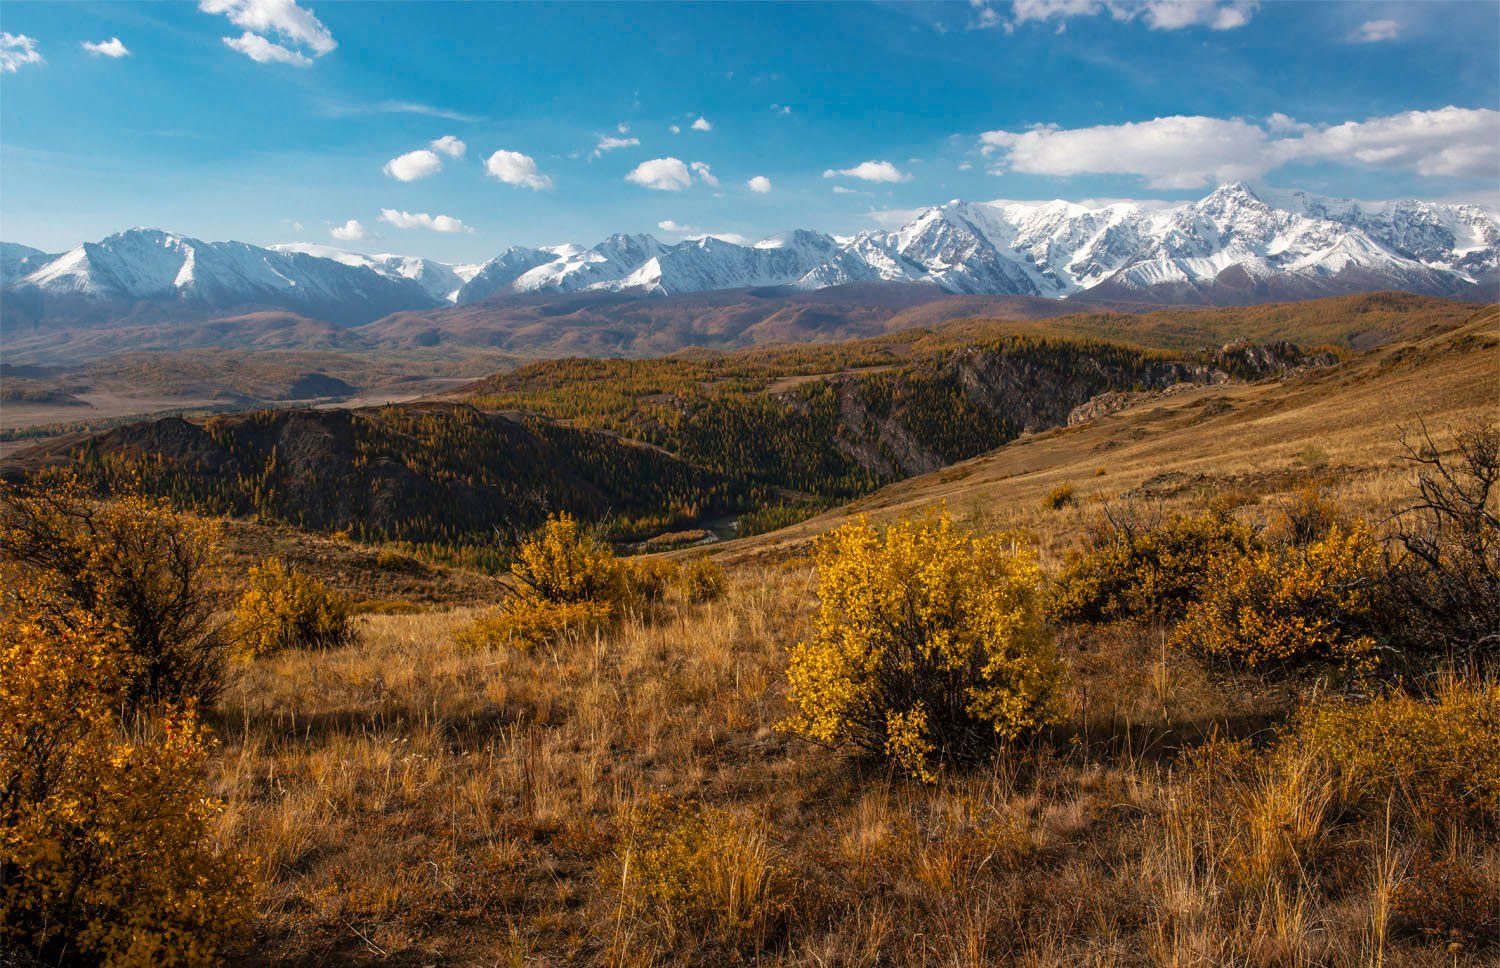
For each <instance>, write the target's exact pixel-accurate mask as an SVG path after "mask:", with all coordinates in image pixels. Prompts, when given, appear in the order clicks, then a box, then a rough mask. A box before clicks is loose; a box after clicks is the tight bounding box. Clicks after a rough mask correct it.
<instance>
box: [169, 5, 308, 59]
mask: <svg viewBox="0 0 1500 968" xmlns="http://www.w3.org/2000/svg"><path fill="white" fill-rule="evenodd" d="M198 9H199V10H202V11H203V12H204V13H211V14H222V15H223V16H225V17H227V18H228V19H229V22H230V23H232V24H234V25H235V26H236V27H240V28H242V29H243V30H244V31H245V32H244V33H243V34H241V35H240V36H239V37H225V38H224V44H225V45H226V46H228V47H230V48H231V49H233V50H237V51H239V52H240V53H241V54H244V55H245V56H246V57H248V58H250V59H251V60H253V61H255V62H256V63H259V64H269V63H282V64H295V65H297V66H299V67H306V66H307V65H308V64H311V63H312V59H311V58H309V57H308V56H307V54H306V53H304V50H306V51H311V52H312V56H313V57H322V56H323V55H324V54H326V53H328V52H329V51H331V50H333V49H334V48H335V47H337V46H338V42H337V41H335V40H334V39H333V34H332V33H330V32H329V30H328V28H327V27H325V26H323V22H322V21H320V20H319V19H318V18H317V17H315V16H313V13H312V11H311V10H305V9H303V8H302V7H299V6H297V2H296V0H198ZM267 34H272V35H275V37H276V39H277V40H278V41H280V43H276V42H274V41H272V40H270V39H269V38H268V37H267V36H266V35H267Z"/></svg>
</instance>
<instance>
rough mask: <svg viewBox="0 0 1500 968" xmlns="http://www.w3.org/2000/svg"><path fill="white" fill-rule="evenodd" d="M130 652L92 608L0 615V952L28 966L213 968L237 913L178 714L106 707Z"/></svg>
mask: <svg viewBox="0 0 1500 968" xmlns="http://www.w3.org/2000/svg"><path fill="white" fill-rule="evenodd" d="M134 659H135V657H134V656H133V655H132V654H131V652H130V651H129V650H128V648H126V647H125V645H124V644H123V643H122V641H121V638H120V636H119V635H118V633H116V632H115V631H114V630H113V629H110V628H108V627H107V626H105V625H104V624H103V623H101V622H99V621H98V620H97V619H96V618H94V617H91V616H89V615H87V614H77V615H75V616H73V617H72V620H71V621H70V622H68V623H67V624H66V625H63V626H61V627H58V626H56V625H55V624H54V623H51V622H45V623H44V622H39V621H35V620H34V619H32V618H27V617H21V616H17V615H15V614H13V613H12V614H8V615H7V616H6V617H5V618H4V620H3V622H0V949H11V950H20V951H24V952H27V953H29V954H31V955H32V956H35V957H37V958H38V959H39V960H40V961H41V962H42V963H52V964H56V963H60V961H66V962H67V963H69V964H78V963H84V964H88V963H96V964H104V965H114V966H143V968H144V966H155V965H206V964H213V963H215V962H216V961H217V960H218V958H219V955H220V953H221V951H222V949H223V947H224V946H225V945H226V944H227V943H229V942H232V941H233V939H234V938H235V936H236V934H237V932H238V931H239V929H240V928H241V927H242V926H243V925H244V923H245V922H246V920H247V918H248V917H249V914H250V910H249V907H250V905H249V887H248V883H249V882H248V875H247V868H246V866H245V864H244V862H243V860H242V859H241V858H240V857H238V856H237V855H233V854H227V853H219V852H217V851H216V850H215V849H214V847H213V845H212V840H211V835H210V831H211V824H212V822H213V818H214V816H215V814H216V813H217V812H218V810H219V804H218V803H217V801H215V800H213V799H211V798H210V796H209V794H208V789H207V786H206V784H205V782H204V776H203V773H204V767H205V764H206V761H207V759H208V756H209V750H210V746H211V744H210V741H209V739H208V738H207V737H206V736H205V734H204V732H203V730H202V728H201V727H200V726H199V725H198V723H197V721H196V718H195V717H194V716H193V715H192V713H191V711H185V712H184V711H177V712H172V711H168V712H167V713H165V714H163V715H162V716H161V717H160V718H159V719H156V720H147V719H145V718H144V717H142V718H138V719H137V720H136V721H135V722H134V723H133V724H132V725H131V727H130V728H129V729H128V730H127V729H126V728H125V727H123V726H122V724H121V723H120V721H119V718H118V713H117V712H116V710H117V709H118V707H119V704H120V702H121V699H122V697H123V695H124V692H125V690H126V688H127V686H128V683H129V678H130V676H129V673H128V672H126V673H122V671H121V666H122V663H123V665H124V668H125V669H127V670H128V668H129V665H130V663H131V662H133V661H134Z"/></svg>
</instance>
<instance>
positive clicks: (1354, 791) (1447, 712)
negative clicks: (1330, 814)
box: [1297, 680, 1500, 824]
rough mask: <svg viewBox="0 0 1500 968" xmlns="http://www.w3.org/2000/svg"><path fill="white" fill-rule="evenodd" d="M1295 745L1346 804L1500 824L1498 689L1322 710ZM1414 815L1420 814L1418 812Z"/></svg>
mask: <svg viewBox="0 0 1500 968" xmlns="http://www.w3.org/2000/svg"><path fill="white" fill-rule="evenodd" d="M1297 742H1298V743H1299V744H1301V745H1302V746H1303V747H1305V748H1306V749H1308V750H1309V751H1311V752H1312V753H1313V754H1314V755H1316V756H1318V757H1319V758H1320V759H1322V760H1324V761H1326V762H1327V763H1328V764H1329V765H1330V766H1331V767H1332V769H1333V771H1334V773H1335V776H1336V777H1337V779H1338V782H1339V784H1340V787H1341V788H1342V790H1343V792H1344V795H1345V797H1346V798H1348V799H1366V800H1369V801H1374V802H1376V803H1378V804H1384V803H1385V802H1386V800H1387V798H1388V797H1390V796H1392V795H1394V796H1395V797H1396V802H1397V804H1398V805H1402V804H1404V805H1406V807H1408V808H1419V810H1420V812H1422V813H1426V814H1432V815H1440V816H1446V817H1450V818H1453V819H1456V820H1463V819H1470V820H1481V821H1488V822H1489V823H1492V824H1497V823H1500V685H1497V684H1495V683H1493V682H1491V683H1485V682H1472V681H1463V680H1459V681H1454V682H1452V683H1449V684H1447V685H1446V686H1444V687H1443V688H1442V689H1441V690H1440V691H1439V692H1438V693H1437V695H1436V696H1435V697H1433V698H1432V699H1431V700H1423V699H1421V698H1418V697H1414V696H1411V695H1408V694H1406V693H1401V692H1394V693H1391V694H1389V695H1386V696H1381V697H1379V698H1377V699H1373V700H1369V701H1366V702H1346V703H1338V704H1333V705H1328V706H1319V707H1315V708H1314V709H1312V710H1310V711H1309V712H1308V713H1307V714H1306V715H1304V717H1303V719H1302V722H1300V723H1299V724H1298V728H1297ZM1412 812H1416V811H1412Z"/></svg>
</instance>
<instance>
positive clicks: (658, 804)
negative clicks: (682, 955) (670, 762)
mask: <svg viewBox="0 0 1500 968" xmlns="http://www.w3.org/2000/svg"><path fill="white" fill-rule="evenodd" d="M624 826H625V832H624V835H623V836H622V838H621V843H620V845H619V847H618V850H617V853H616V856H615V863H616V865H617V869H616V870H611V871H607V872H606V877H608V878H609V880H610V881H612V882H613V883H617V884H619V885H620V886H621V889H622V891H623V893H624V896H623V897H622V898H621V903H622V905H623V906H624V907H626V908H627V909H630V910H631V911H632V913H634V914H635V915H637V916H640V917H642V918H643V919H644V920H646V921H647V922H648V923H650V924H651V925H652V926H653V927H654V928H655V929H656V931H657V932H658V933H659V934H660V935H661V936H662V937H663V938H664V939H667V940H669V941H670V940H671V939H674V938H677V937H680V936H682V935H685V934H690V935H692V936H694V937H695V938H696V939H697V941H698V942H699V943H705V942H706V943H710V944H713V945H717V946H721V947H727V948H730V949H734V950H738V951H741V952H743V953H746V954H753V953H754V952H757V951H759V950H761V949H762V948H763V947H765V945H766V944H767V942H768V941H769V940H770V939H771V937H772V935H773V934H774V933H775V932H776V931H777V930H778V929H779V928H781V927H782V926H784V922H785V920H786V918H787V916H788V914H789V913H790V908H791V900H792V897H791V892H792V881H791V877H790V872H789V871H788V870H787V869H786V867H785V866H784V865H783V864H782V862H781V858H780V855H779V853H778V852H777V851H776V850H775V848H774V847H772V845H771V843H770V838H769V836H768V832H767V829H766V825H765V824H764V823H757V822H754V821H753V820H752V821H749V822H747V820H746V818H744V817H741V816H737V815H736V814H734V813H733V812H731V811H729V810H726V809H724V808H720V807H710V806H705V805H702V804H695V803H674V802H672V801H669V800H666V799H663V798H653V799H650V800H647V801H646V802H644V803H642V804H638V805H637V806H636V807H635V808H633V809H632V810H631V812H630V814H629V816H628V817H626V818H625V823H624Z"/></svg>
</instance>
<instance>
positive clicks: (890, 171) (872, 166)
mask: <svg viewBox="0 0 1500 968" xmlns="http://www.w3.org/2000/svg"><path fill="white" fill-rule="evenodd" d="M840 175H842V176H844V177H845V178H858V179H859V180H860V181H867V182H892V183H894V182H904V181H911V176H910V175H908V174H906V173H905V172H903V171H901V169H899V168H897V167H896V166H895V165H893V164H891V163H890V162H888V161H862V162H860V163H859V164H857V165H855V166H854V167H853V168H830V169H828V170H827V171H825V172H823V177H824V178H837V177H839V176H840Z"/></svg>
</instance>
